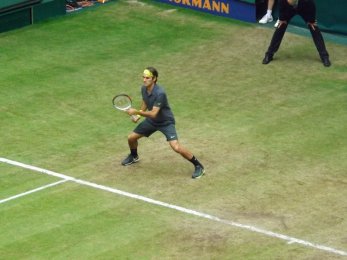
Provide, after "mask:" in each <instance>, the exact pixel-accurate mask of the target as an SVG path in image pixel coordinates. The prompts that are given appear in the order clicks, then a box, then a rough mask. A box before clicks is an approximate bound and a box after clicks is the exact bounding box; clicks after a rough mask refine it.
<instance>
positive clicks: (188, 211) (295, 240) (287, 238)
mask: <svg viewBox="0 0 347 260" xmlns="http://www.w3.org/2000/svg"><path fill="white" fill-rule="evenodd" d="M0 161H1V162H3V163H7V164H11V165H14V166H18V167H22V168H25V169H29V170H32V171H37V172H40V173H43V174H48V175H51V176H54V177H59V178H63V180H62V181H59V182H56V183H53V184H50V185H47V186H45V187H41V188H38V189H36V190H34V191H32V192H36V191H39V190H43V189H45V188H47V187H51V186H55V185H57V184H61V183H63V182H65V181H72V182H76V183H78V184H81V185H85V186H88V187H92V188H94V189H99V190H103V191H107V192H111V193H115V194H118V195H121V196H125V197H129V198H132V199H136V200H141V201H144V202H146V203H150V204H154V205H157V206H162V207H166V208H170V209H174V210H177V211H180V212H183V213H186V214H190V215H194V216H197V217H201V218H206V219H209V220H212V221H216V222H219V223H223V224H227V225H231V226H234V227H238V228H242V229H246V230H249V231H252V232H257V233H260V234H262V235H266V236H269V237H273V238H278V239H282V240H285V241H287V242H288V244H293V243H297V244H300V245H303V246H307V247H312V248H315V249H319V250H323V251H327V252H329V253H333V254H337V255H342V256H347V252H345V251H342V250H337V249H334V248H331V247H327V246H324V245H319V244H316V243H312V242H309V241H305V240H302V239H298V238H294V237H290V236H287V235H283V234H278V233H275V232H271V231H267V230H264V229H261V228H257V227H254V226H251V225H244V224H240V223H236V222H234V221H230V220H225V219H221V218H219V217H216V216H212V215H209V214H206V213H202V212H199V211H195V210H192V209H187V208H184V207H180V206H177V205H173V204H169V203H166V202H161V201H158V200H153V199H151V198H147V197H144V196H141V195H137V194H133V193H129V192H126V191H121V190H118V189H115V188H111V187H107V186H104V185H99V184H96V183H92V182H89V181H84V180H81V179H75V178H73V177H71V176H67V175H64V174H61V173H56V172H53V171H50V170H46V169H42V168H39V167H36V166H32V165H28V164H24V163H21V162H16V161H13V160H9V159H6V158H0ZM32 192H28V193H25V194H23V195H19V196H25V195H26V194H30V193H32ZM5 201H7V200H4V201H3V202H5ZM0 203H2V201H0Z"/></svg>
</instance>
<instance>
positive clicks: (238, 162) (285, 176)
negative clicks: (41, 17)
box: [0, 1, 347, 259]
mask: <svg viewBox="0 0 347 260" xmlns="http://www.w3.org/2000/svg"><path fill="white" fill-rule="evenodd" d="M143 3H144V5H142V4H139V3H137V4H136V3H135V4H134V3H130V2H129V3H128V2H126V1H117V2H112V3H109V4H107V5H105V6H102V7H99V8H93V9H90V10H87V11H85V12H81V13H78V14H70V15H67V16H65V17H62V18H58V19H54V20H49V21H46V22H43V23H40V24H36V25H34V26H30V27H26V28H23V29H20V30H15V31H11V32H7V33H3V34H0V46H1V53H0V58H1V60H2V65H0V74H1V77H0V86H1V95H0V134H1V138H0V157H5V158H9V159H13V160H16V161H20V162H23V163H28V164H32V165H35V166H39V167H43V168H46V169H49V170H52V171H57V172H60V173H63V174H67V175H69V176H73V177H76V178H81V179H83V180H88V181H91V182H95V183H98V184H102V185H106V186H110V187H113V188H116V189H120V190H124V191H128V192H132V193H136V194H141V195H143V196H146V197H150V198H153V199H156V200H160V201H164V202H168V203H171V204H175V205H180V206H182V207H186V208H190V209H194V210H198V211H201V212H205V213H208V214H211V215H214V216H218V217H220V218H223V219H227V220H231V221H236V222H238V223H242V224H249V225H252V226H257V227H260V228H263V229H266V230H270V231H274V232H278V233H281V234H286V235H289V236H293V237H297V238H300V239H304V240H308V241H310V242H314V243H317V244H323V245H326V246H330V247H333V248H336V249H340V250H344V251H346V250H347V248H346V228H347V222H346V219H345V216H346V213H347V208H346V203H345V202H346V200H345V198H346V197H347V182H346V177H347V173H346V169H347V162H346V159H345V158H347V141H346V140H347V131H346V129H347V113H346V112H347V103H346V99H347V88H346V82H347V63H346V60H347V52H346V47H345V46H342V45H337V44H334V43H331V42H327V48H328V51H329V52H330V54H331V60H332V63H333V66H332V67H331V68H328V69H327V68H324V67H323V66H322V64H321V63H320V61H319V58H318V54H317V51H316V49H315V47H314V45H313V43H312V40H311V39H310V38H306V37H302V36H298V35H294V34H290V33H287V34H286V35H285V38H284V41H283V43H282V46H281V49H280V50H279V52H278V53H277V54H276V56H275V60H274V61H273V62H272V63H271V64H269V65H267V66H264V65H262V64H261V60H262V58H263V54H264V52H265V50H266V48H267V46H268V44H269V41H270V38H271V36H272V29H268V28H264V27H259V26H257V25H250V24H246V23H242V22H237V21H232V20H228V19H225V18H220V17H213V16H210V15H205V14H200V13H197V12H190V11H187V10H182V9H178V10H176V11H171V12H167V10H171V9H173V7H172V6H168V5H160V4H154V3H152V2H143ZM149 65H153V66H155V67H157V69H158V70H159V83H160V84H161V85H163V86H164V87H165V89H166V91H167V93H168V96H169V101H170V105H171V107H172V108H173V111H174V113H175V116H176V121H177V130H178V134H179V137H180V142H181V143H182V145H184V146H186V147H187V148H188V149H189V150H191V151H192V152H193V153H194V154H195V155H196V156H197V157H198V158H199V159H200V160H201V161H202V162H203V164H204V165H205V167H206V172H207V173H206V176H204V177H203V178H201V179H199V180H192V179H191V173H192V171H193V167H192V166H191V164H190V163H188V162H186V161H185V160H183V159H182V158H181V157H179V156H178V155H177V154H175V153H174V152H173V151H172V150H171V149H170V148H169V146H168V144H167V143H166V142H165V138H164V137H163V136H162V135H161V134H159V133H156V134H154V135H153V136H152V137H151V138H149V139H143V140H141V141H140V146H139V153H140V157H141V161H140V163H138V164H137V165H134V166H131V167H122V166H121V165H120V161H121V160H122V159H123V158H124V156H126V155H127V153H128V147H127V139H126V138H127V135H128V133H130V132H131V131H132V129H133V127H134V126H135V125H134V124H132V123H131V122H130V120H129V119H128V117H127V116H126V115H124V114H122V113H119V112H118V111H115V110H114V109H113V108H112V105H111V99H112V97H113V96H114V95H115V94H117V93H121V92H126V93H129V94H130V95H131V96H132V97H133V99H134V101H135V103H136V104H139V103H140V92H139V89H140V88H139V87H140V85H141V82H142V81H141V76H142V71H143V69H144V68H145V67H147V66H149ZM0 174H1V178H0V199H4V198H7V197H10V196H14V195H16V194H19V193H22V192H24V191H27V190H31V189H34V188H37V187H40V186H43V185H46V184H49V183H53V182H55V181H58V180H57V179H56V178H53V177H49V176H46V175H43V174H38V173H35V172H32V171H27V170H23V169H19V168H17V167H14V166H9V165H5V164H0ZM0 212H1V214H0V226H1V233H0V251H1V257H4V258H5V259H23V258H28V259H47V258H55V259H66V258H71V259H95V258H98V259H340V258H341V257H340V256H338V255H335V254H331V253H327V252H324V251H321V250H318V249H313V248H308V247H304V246H301V245H298V244H290V245H288V244H287V243H286V242H285V241H281V240H277V239H274V238H269V237H266V236H264V235H261V234H256V233H253V232H250V231H247V230H242V229H239V228H236V227H232V226H226V225H224V224H222V223H214V222H213V221H209V220H206V219H201V218H198V217H194V216H189V215H186V214H183V213H180V212H175V211H173V210H170V209H166V208H162V207H158V206H155V205H149V204H146V203H144V202H141V201H134V200H132V199H129V198H124V197H120V196H117V195H115V194H110V193H107V192H104V191H99V190H94V189H91V188H88V187H84V186H80V185H77V184H74V183H70V182H68V183H64V184H60V185H58V186H55V187H52V188H49V189H46V190H43V191H40V192H37V193H33V194H31V195H28V196H25V197H23V198H20V199H16V200H12V201H9V202H6V203H3V204H0Z"/></svg>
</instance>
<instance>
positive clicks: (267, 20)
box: [259, 0, 275, 24]
mask: <svg viewBox="0 0 347 260" xmlns="http://www.w3.org/2000/svg"><path fill="white" fill-rule="evenodd" d="M274 4H275V0H268V2H267V10H266V14H265V15H264V16H263V17H262V18H261V19H260V20H259V23H262V24H265V23H270V22H272V21H273V18H272V10H273V7H274Z"/></svg>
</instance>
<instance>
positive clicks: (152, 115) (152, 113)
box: [137, 107, 160, 118]
mask: <svg viewBox="0 0 347 260" xmlns="http://www.w3.org/2000/svg"><path fill="white" fill-rule="evenodd" d="M159 111H160V107H153V108H152V110H150V111H141V110H140V111H138V112H137V114H138V115H140V116H144V117H149V118H156V117H157V115H158V113H159Z"/></svg>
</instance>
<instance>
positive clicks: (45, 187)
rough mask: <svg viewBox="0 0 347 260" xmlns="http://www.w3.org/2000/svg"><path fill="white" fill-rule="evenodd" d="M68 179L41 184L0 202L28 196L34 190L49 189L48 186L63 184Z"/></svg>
mask: <svg viewBox="0 0 347 260" xmlns="http://www.w3.org/2000/svg"><path fill="white" fill-rule="evenodd" d="M66 181H67V180H65V179H64V180H60V181H57V182H54V183H51V184H48V185H45V186H41V187H39V188H36V189H33V190H29V191H26V192H23V193H20V194H17V195H15V196H12V197H9V198H6V199H2V200H0V204H1V203H4V202H7V201H10V200H14V199H17V198H20V197H23V196H26V195H29V194H31V193H34V192H37V191H41V190H44V189H47V188H50V187H53V186H56V185H58V184H61V183H63V182H66Z"/></svg>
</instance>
